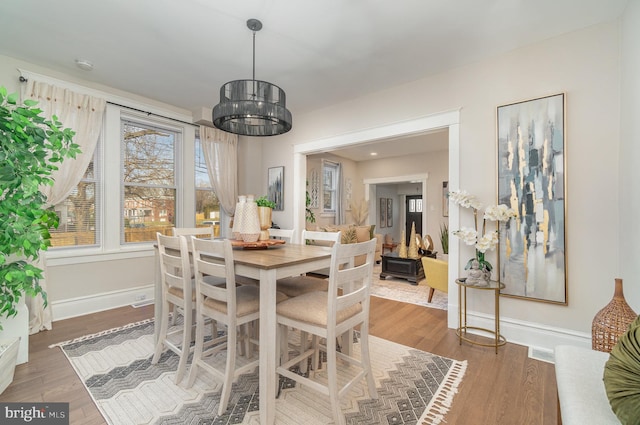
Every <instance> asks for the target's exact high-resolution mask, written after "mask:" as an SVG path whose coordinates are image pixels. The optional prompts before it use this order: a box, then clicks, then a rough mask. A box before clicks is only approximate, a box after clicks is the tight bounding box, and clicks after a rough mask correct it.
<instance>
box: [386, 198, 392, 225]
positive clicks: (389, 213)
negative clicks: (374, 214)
mask: <svg viewBox="0 0 640 425" xmlns="http://www.w3.org/2000/svg"><path fill="white" fill-rule="evenodd" d="M387 227H393V199H391V198H387Z"/></svg>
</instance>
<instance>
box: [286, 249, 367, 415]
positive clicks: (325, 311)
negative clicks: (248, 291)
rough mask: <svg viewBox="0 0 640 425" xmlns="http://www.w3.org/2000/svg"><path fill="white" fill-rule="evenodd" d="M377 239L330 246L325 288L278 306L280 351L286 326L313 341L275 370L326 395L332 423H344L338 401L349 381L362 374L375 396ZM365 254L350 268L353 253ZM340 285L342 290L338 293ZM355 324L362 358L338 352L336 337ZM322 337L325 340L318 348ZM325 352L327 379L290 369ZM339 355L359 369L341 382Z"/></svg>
mask: <svg viewBox="0 0 640 425" xmlns="http://www.w3.org/2000/svg"><path fill="white" fill-rule="evenodd" d="M375 249H376V241H375V240H373V239H372V240H370V241H367V242H361V243H355V244H341V243H336V244H334V245H333V248H332V253H331V267H330V270H329V288H328V291H326V292H325V291H315V292H308V293H306V294H304V295H300V296H298V297H294V298H290V299H288V300H286V301H283V302H282V303H280V304H278V305H277V306H276V320H277V323H278V325H279V326H278V338H280V340H279V344H278V346H279V347H280V350H281V351H282V350H285V351H288V344H287V343H286V341H287V340H288V330H289V328H290V327H291V328H294V329H299V330H301V331H304V332H306V333H309V334H311V335H312V344H311V347H310V348H308V349H305V350H303V351H302V352H301V353H298V354H297V355H295V356H294V357H293V358H291V359H288V352H285V353H283V352H281V353H280V359H281V361H282V363H281V365H279V366H277V368H276V371H277V373H279V374H280V375H282V376H284V377H287V378H289V379H292V380H294V381H296V382H298V383H299V384H301V385H305V386H307V387H309V388H311V389H313V390H315V391H319V392H321V393H322V394H325V395H327V396H329V400H330V403H331V410H332V415H333V420H334V422H335V423H336V424H340V425H343V424H344V423H345V419H344V415H342V411H341V409H340V400H341V399H343V398H344V397H345V395H346V394H347V392H348V391H349V390H350V389H351V388H352V386H353V385H355V384H356V383H358V382H359V381H360V380H361V379H362V378H364V379H365V380H366V382H367V387H368V390H369V396H370V397H371V398H377V391H376V388H375V382H374V379H373V375H372V372H371V362H370V358H369V293H370V288H371V282H372V278H373V264H374V254H375ZM360 255H365V256H366V258H365V261H364V264H361V265H359V266H354V261H355V257H357V256H360ZM338 289H341V291H340V292H339V291H338ZM354 327H359V329H360V359H358V358H356V357H353V356H352V355H351V352H352V350H343V351H344V352H338V350H337V341H336V340H337V338H338V337H339V336H341V335H343V334H345V333H347V332H349V331H350V330H351V329H353V328H354ZM320 339H322V340H323V341H326V345H325V346H324V347H321V346H320ZM321 349H322V350H323V351H326V354H327V363H326V368H327V383H326V384H324V383H322V382H320V381H319V380H316V379H313V378H314V375H315V374H316V373H317V371H310V372H309V376H308V377H305V376H302V375H300V374H298V373H296V372H295V371H291V370H289V369H290V368H291V367H292V366H294V365H297V364H300V363H301V362H302V361H304V360H306V359H308V358H313V359H314V360H313V364H314V365H316V364H318V358H319V355H318V354H319V351H320V350H321ZM338 359H340V360H343V361H345V362H346V363H348V364H349V365H351V366H356V367H359V368H360V369H361V371H360V372H358V373H357V374H356V375H355V376H354V377H353V378H352V379H349V380H348V381H347V382H346V383H344V384H342V383H339V382H338Z"/></svg>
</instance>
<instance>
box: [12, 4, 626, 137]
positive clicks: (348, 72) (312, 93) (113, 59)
mask: <svg viewBox="0 0 640 425" xmlns="http://www.w3.org/2000/svg"><path fill="white" fill-rule="evenodd" d="M626 3H627V0H606V1H603V0H535V1H534V0H455V1H452V0H403V1H402V2H392V1H389V0H367V1H365V0H350V1H344V0H323V1H311V0H296V1H292V0H242V1H239V0H180V1H175V0H133V1H132V0H108V1H96V0H57V1H45V0H3V1H1V2H0V54H2V55H7V56H11V57H14V58H18V59H22V60H24V61H27V62H30V63H33V64H36V65H41V66H44V67H46V68H48V69H52V70H54V71H59V72H62V73H65V74H68V75H72V76H74V77H78V78H82V79H85V80H89V81H92V82H95V83H100V84H104V85H106V86H110V87H114V88H117V89H120V90H124V91H127V92H131V93H135V94H138V95H142V96H146V97H149V98H152V99H156V100H159V101H162V102H166V103H168V104H171V105H174V106H178V107H182V108H185V109H189V110H192V109H196V108H200V107H203V106H204V107H212V106H213V105H214V104H216V103H217V102H218V96H219V88H220V86H221V85H222V84H223V83H225V82H227V81H230V80H236V79H244V78H251V72H252V64H251V60H252V41H251V37H252V33H251V31H250V30H249V29H248V28H247V27H246V20H247V19H249V18H258V19H260V20H261V21H262V23H263V25H264V26H263V29H262V31H260V32H258V33H257V36H256V78H257V79H261V80H266V81H269V82H271V83H274V84H277V85H279V86H280V87H282V88H283V89H284V90H285V91H286V93H287V100H288V102H287V106H288V108H289V109H290V110H291V112H292V113H293V116H294V125H295V116H296V114H301V113H304V112H308V111H310V110H313V109H316V108H321V107H326V106H328V105H331V104H334V103H336V102H340V101H344V100H346V99H350V98H354V97H358V96H362V95H364V94H367V93H370V92H373V91H377V90H381V89H384V88H388V87H391V86H394V85H398V84H401V83H406V82H409V81H413V80H416V79H419V78H422V77H424V76H427V75H432V74H435V73H440V72H443V71H446V70H447V69H451V68H453V67H459V66H462V65H465V64H468V63H471V62H475V61H479V60H481V59H483V58H486V57H490V56H494V55H497V54H500V53H502V52H505V51H508V50H512V49H514V48H517V47H519V46H523V45H527V44H531V43H535V42H537V41H540V40H543V39H547V38H550V37H554V36H557V35H559V34H562V33H566V32H569V31H574V30H577V29H580V28H583V27H586V26H590V25H594V24H597V23H599V22H602V21H608V20H611V19H614V18H616V17H618V16H619V15H620V14H621V12H622V11H623V10H624V7H625V6H626ZM76 59H86V60H89V61H90V62H92V63H93V64H94V69H93V70H92V71H83V70H81V69H79V68H78V67H76V65H75V60H76ZM0 84H1V83H0ZM5 85H6V83H5Z"/></svg>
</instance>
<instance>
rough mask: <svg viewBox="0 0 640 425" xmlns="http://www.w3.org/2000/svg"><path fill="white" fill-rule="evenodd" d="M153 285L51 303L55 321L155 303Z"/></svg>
mask: <svg viewBox="0 0 640 425" xmlns="http://www.w3.org/2000/svg"><path fill="white" fill-rule="evenodd" d="M153 297H154V292H153V284H150V285H144V286H137V287H135V288H129V289H123V290H119V291H112V292H103V293H101V294H95V295H89V296H85V297H78V298H71V299H67V300H61V301H53V302H51V303H50V305H51V311H52V315H53V321H56V320H63V319H70V318H72V317H77V316H83V315H85V314H91V313H96V312H98V311H104V310H110V309H112V308H117V307H123V306H125V305H132V304H136V303H140V302H143V301H149V300H151V302H152V301H153Z"/></svg>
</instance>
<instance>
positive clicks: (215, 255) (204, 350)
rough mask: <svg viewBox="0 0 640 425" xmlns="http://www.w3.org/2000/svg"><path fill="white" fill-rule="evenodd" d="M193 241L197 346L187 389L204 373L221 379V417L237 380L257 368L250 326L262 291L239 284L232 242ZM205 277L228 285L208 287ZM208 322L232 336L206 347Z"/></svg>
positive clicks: (216, 340) (215, 340) (255, 317)
mask: <svg viewBox="0 0 640 425" xmlns="http://www.w3.org/2000/svg"><path fill="white" fill-rule="evenodd" d="M191 242H192V244H193V264H194V268H195V293H196V297H195V299H196V344H195V350H194V354H193V360H192V362H191V369H190V371H189V378H188V380H187V387H188V388H190V387H191V386H193V383H194V382H195V379H196V377H197V376H198V373H199V371H200V370H202V371H205V372H209V373H211V374H212V375H213V376H214V377H216V378H218V379H221V380H222V383H223V384H222V391H221V395H220V404H219V406H218V414H219V415H222V414H223V413H224V412H225V410H227V404H228V402H229V396H230V394H231V385H232V383H233V380H234V379H235V378H236V377H237V376H238V375H240V374H242V373H245V372H248V371H250V370H252V369H254V368H256V367H257V366H258V358H257V357H256V358H255V359H254V360H251V349H250V345H251V344H253V345H256V346H257V345H258V340H257V339H255V338H252V337H251V332H250V331H249V324H251V323H252V322H255V321H256V320H258V318H259V316H260V311H259V309H260V290H259V288H257V287H255V286H250V285H240V286H237V285H236V277H235V267H234V263H233V250H232V248H231V242H230V241H229V240H228V239H223V240H205V239H197V238H195V237H193V236H192V237H191ZM206 276H215V277H218V278H224V279H225V280H226V285H225V286H213V285H208V284H207V283H206V280H205V277H206ZM284 299H286V296H285V295H284V294H281V293H278V294H277V296H276V302H278V301H283V300H284ZM207 318H210V319H212V320H214V321H215V322H216V323H218V324H220V323H222V324H225V325H226V326H227V335H226V337H222V338H216V339H214V340H213V341H208V342H207V344H206V347H205V341H204V337H205V319H207ZM238 337H240V341H239V340H238ZM238 342H242V343H244V346H245V351H246V356H245V357H239V356H237V345H238ZM223 351H226V356H225V359H226V360H225V361H224V363H222V362H220V363H221V364H216V362H215V360H216V355H217V354H218V353H221V352H223Z"/></svg>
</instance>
